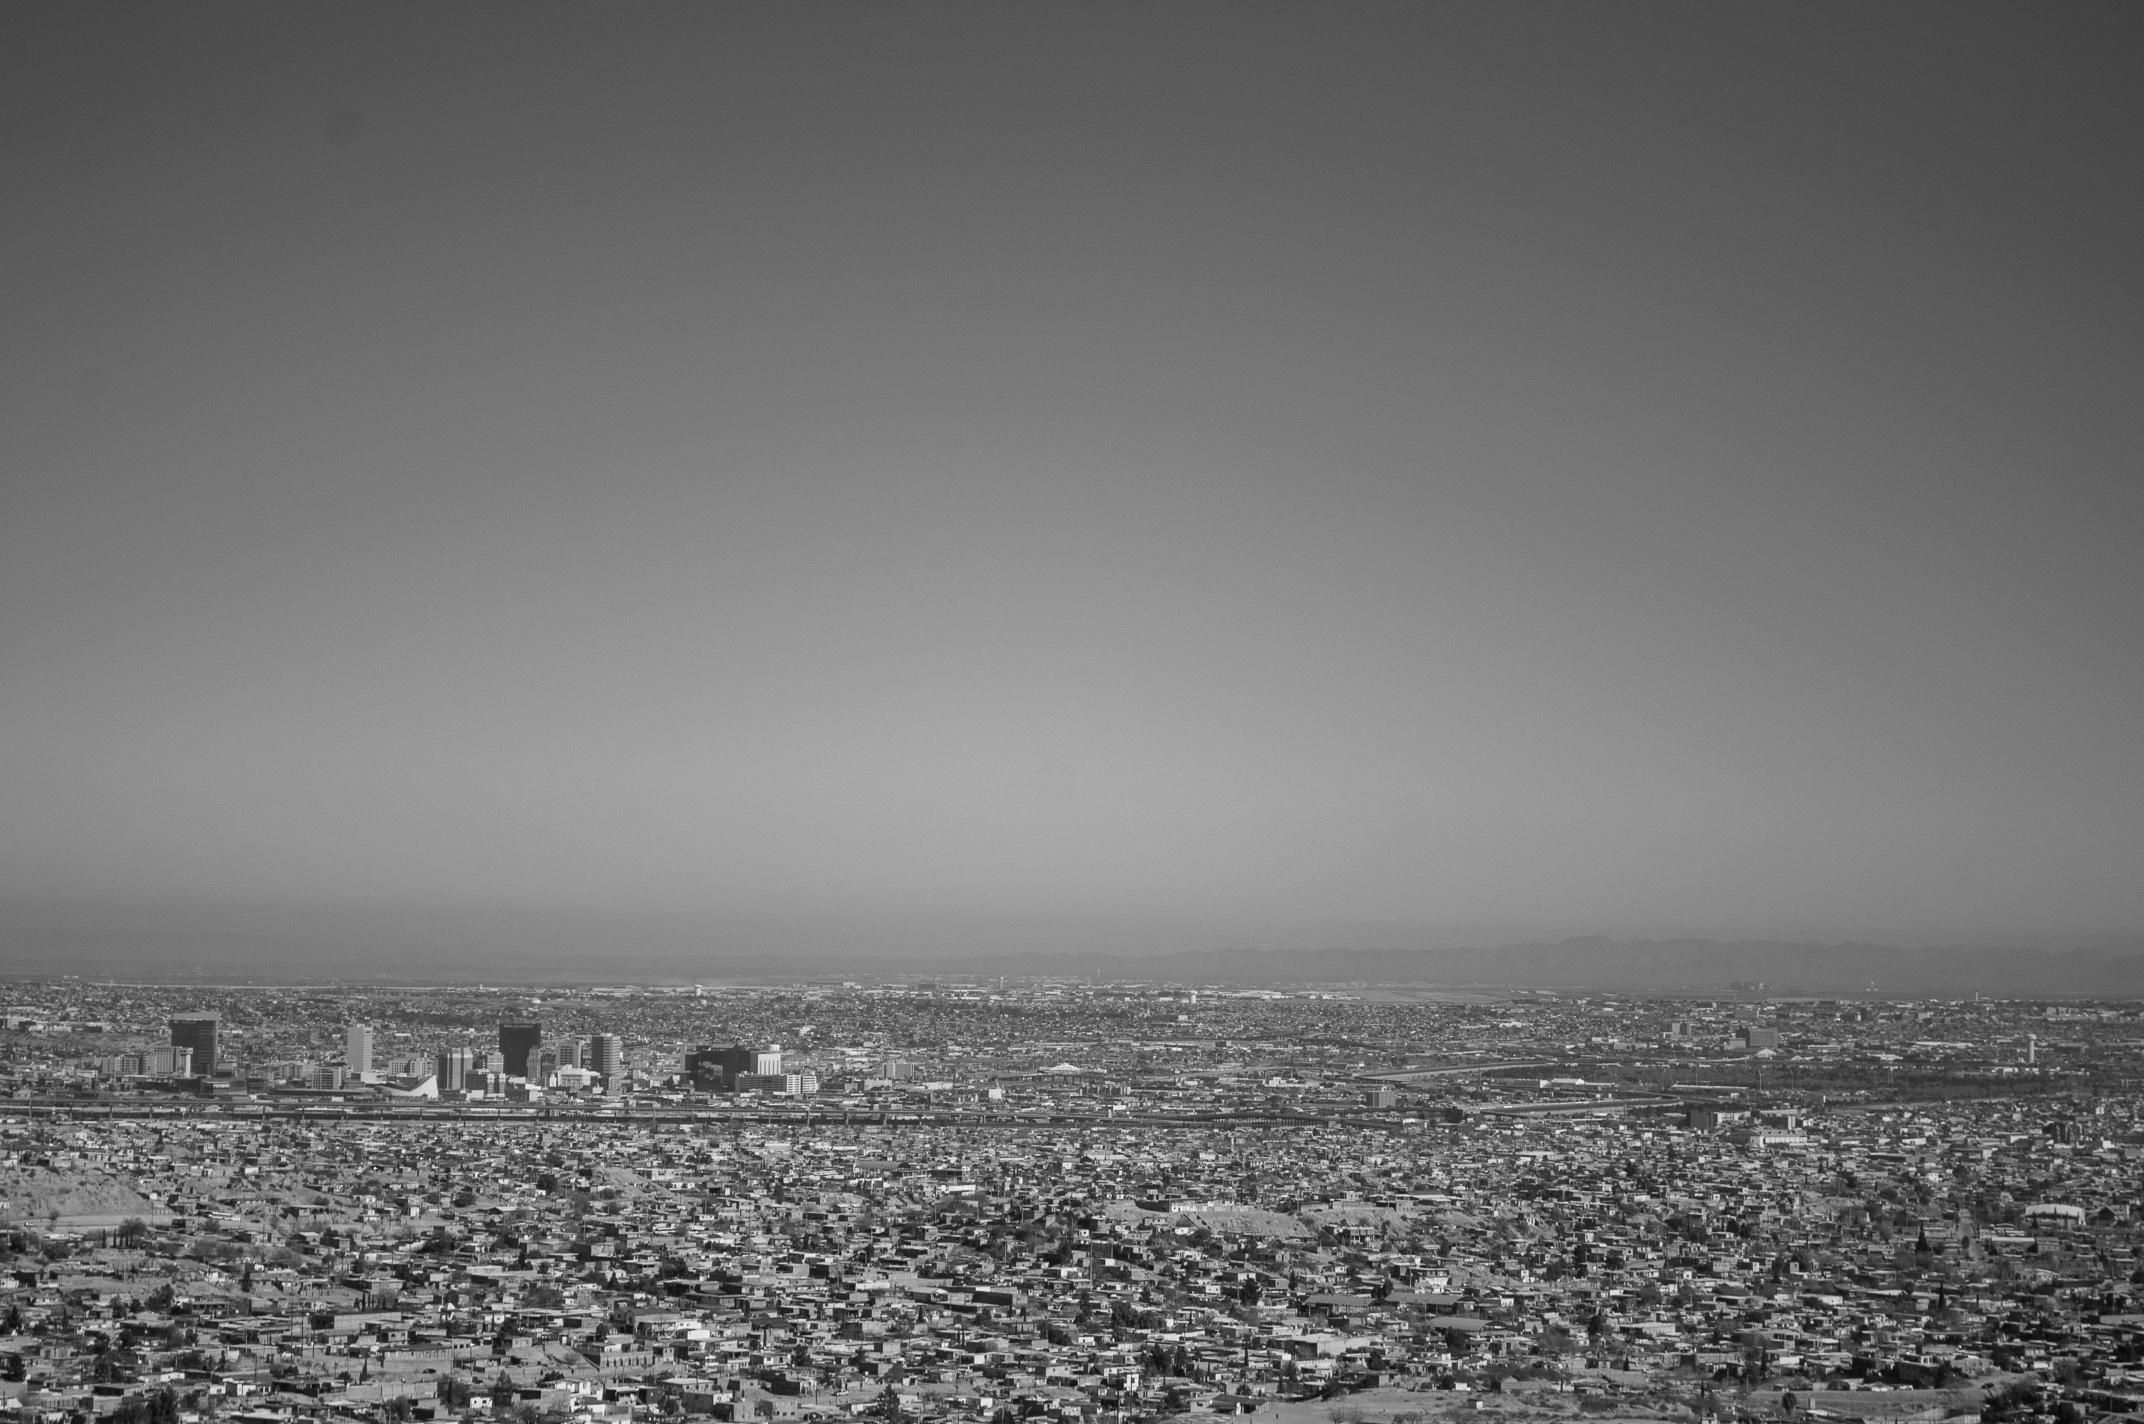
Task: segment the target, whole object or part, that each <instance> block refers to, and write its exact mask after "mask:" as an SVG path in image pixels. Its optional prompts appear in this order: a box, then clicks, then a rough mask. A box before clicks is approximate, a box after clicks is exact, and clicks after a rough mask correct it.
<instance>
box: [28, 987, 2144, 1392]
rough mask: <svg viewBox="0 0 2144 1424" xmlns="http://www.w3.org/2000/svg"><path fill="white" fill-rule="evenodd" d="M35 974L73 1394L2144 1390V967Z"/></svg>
mask: <svg viewBox="0 0 2144 1424" xmlns="http://www.w3.org/2000/svg"><path fill="white" fill-rule="evenodd" d="M16 995H17V998H18V1000H19V1002H18V1003H17V1004H16V1005H15V1006H14V1007H12V1008H10V1009H9V1010H8V1018H7V1033H6V1035H5V1039H4V1052H5V1058H4V1061H0V1070H4V1073H5V1077H4V1079H0V1083H4V1084H5V1087H6V1089H7V1091H8V1092H9V1093H10V1094H11V1098H10V1099H9V1100H7V1102H6V1103H5V1104H0V1192H4V1194H5V1196H4V1204H0V1245H4V1247H5V1248H6V1250H7V1251H8V1252H9V1260H8V1266H9V1269H10V1271H11V1278H10V1282H11V1283H10V1286H9V1288H8V1289H7V1290H6V1292H5V1295H6V1300H5V1302H4V1303H0V1312H4V1317H0V1366H4V1369H0V1374H4V1380H0V1409H5V1410H6V1411H8V1412H9V1413H10V1414H11V1415H12V1416H13V1417H16V1418H19V1419H22V1420H24V1421H29V1420H40V1421H46V1424H63V1421H72V1420H88V1419H92V1418H105V1417H109V1418H112V1419H115V1420H119V1421H121V1424H147V1421H152V1420H154V1421H158V1424H163V1421H167V1420H205V1419H210V1418H220V1419H225V1420H234V1421H249V1422H250V1424H268V1421H272V1420H309V1419H355V1420H377V1421H402V1420H407V1419H411V1418H416V1419H427V1418H429V1419H443V1418H454V1419H464V1418H470V1417H491V1416H496V1415H498V1414H500V1413H502V1412H505V1413H511V1414H513V1415H514V1416H515V1417H516V1418H517V1419H518V1420H524V1421H540V1420H543V1419H554V1420H568V1419H571V1420H590V1421H594V1420H629V1419H653V1420H659V1419H679V1420H692V1419H716V1420H722V1419H735V1420H750V1419H763V1418H772V1419H792V1418H831V1417H837V1416H857V1415H862V1416H870V1417H872V1418H877V1419H885V1420H889V1421H891V1420H919V1421H920V1420H934V1419H957V1420H971V1419H972V1420H996V1421H1000V1422H1001V1424H1004V1421H1012V1420H1017V1419H1025V1418H1047V1419H1061V1420H1066V1421H1074V1420H1094V1419H1102V1418H1107V1419H1109V1420H1111V1421H1116V1420H1121V1419H1158V1418H1162V1417H1165V1416H1173V1415H1180V1414H1183V1415H1195V1416H1204V1415H1211V1414H1236V1413H1251V1414H1254V1415H1263V1416H1266V1417H1269V1418H1276V1419H1296V1418H1301V1419H1309V1418H1316V1419H1320V1420H1323V1419H1327V1418H1330V1419H1332V1420H1335V1421H1346V1420H1353V1419H1359V1418H1370V1419H1375V1420H1386V1419H1403V1416H1409V1415H1412V1416H1415V1417H1417V1418H1422V1417H1427V1416H1429V1415H1439V1414H1445V1413H1450V1412H1454V1411H1467V1412H1475V1411H1479V1410H1489V1411H1495V1412H1504V1413H1510V1412H1513V1411H1520V1412H1529V1413H1537V1414H1542V1415H1544V1416H1546V1415H1556V1414H1566V1415H1575V1414H1597V1415H1602V1416H1614V1417H1640V1418H1665V1419H1676V1420H1689V1419H1693V1418H1695V1419H1703V1418H1706V1417H1713V1416H1717V1417H1720V1418H1723V1419H1726V1418H1735V1417H1761V1418H1765V1419H1774V1418H1779V1417H1781V1416H1782V1415H1786V1416H1793V1415H1800V1414H1806V1415H1808V1416H1811V1417H1818V1418H1821V1417H1826V1416H1829V1417H1835V1418H1877V1419H1892V1418H1928V1419H1935V1418H1941V1417H1943V1416H1944V1415H1945V1414H1947V1413H1969V1414H1982V1415H1985V1416H1986V1417H1988V1418H1990V1419H1996V1418H2009V1417H2013V1416H2014V1417H2016V1418H2018V1419H2021V1420H2022V1419H2027V1418H2036V1417H2041V1416H2045V1417H2047V1418H2050V1419H2062V1420H2064V1421H2069V1420H2075V1419H2086V1418H2098V1417H2101V1416H2106V1415H2112V1414H2122V1413H2127V1412H2129V1411H2130V1410H2131V1409H2132V1407H2133V1404H2132V1401H2133V1400H2134V1399H2135V1398H2136V1397H2137V1396H2138V1395H2139V1394H2140V1393H2144V1364H2140V1363H2139V1359H2140V1356H2144V1308H2140V1307H2139V1306H2138V1304H2137V1302H2136V1300H2135V1299H2134V1296H2135V1295H2136V1294H2138V1293H2139V1292H2140V1291H2144V1284H2140V1283H2144V1260H2140V1257H2139V1250H2140V1246H2144V1191H2140V1188H2139V1183H2138V1170H2139V1163H2140V1161H2144V1122H2140V1121H2139V1120H2138V1110H2139V1098H2138V1095H2137V1093H2136V1091H2135V1089H2136V1084H2135V1081H2134V1078H2133V1076H2132V1075H2133V1074H2134V1072H2135V1066H2136V1064H2135V1061H2134V1051H2135V1047H2136V1044H2137V1043H2138V1041H2139V1037H2140V1035H2139V1033H2138V1020H2137V1015H2136V1012H2135V1009H2134V1007H2133V1006H2126V1005H2115V1006H2109V1005H2086V1004H2024V1003H2007V1002H2006V1003H2000V1004H1996V1003H1976V1002H1969V1001H1960V1002H1918V1003H1911V1004H1901V1003H1884V1002H1876V1001H1869V1002H1856V1001H1785V1000H1774V999H1772V998H1769V997H1767V996H1766V995H1765V994H1764V993H1763V990H1762V987H1761V986H1743V987H1741V988H1739V989H1738V990H1736V991H1735V992H1733V993H1730V994H1727V995H1724V996H1720V997H1716V998H1710V999H1699V998H1688V999H1664V1000H1636V999H1622V1000H1617V999H1613V998H1605V997H1603V996H1590V997H1559V996H1555V995H1546V994H1541V995H1495V994H1488V993H1452V994H1445V995H1427V994H1423V993H1420V992H1418V991H1405V992H1403V991H1396V990H1379V989H1377V988H1376V987H1374V986H1325V987H1306V988H1301V989H1295V990H1287V991H1277V990H1258V991H1241V990H1230V989H1228V988H1227V987H1225V986H1200V987H1190V986H1185V987H1181V988H1178V989H1175V990H1168V991H1155V990H1153V989H1151V988H1145V989H1134V988H1130V987H1125V986H1103V985H1091V984H1077V983H1067V982H1047V981H1037V982H1033V983H1026V984H1010V985H1008V984H1003V983H999V982H996V981H992V982H988V983H965V984H963V983H935V982H934V983H928V984H915V983H904V984H885V985H872V984H857V983H850V984H832V985H818V986H808V985H807V986H772V987H761V988H721V989H691V988H688V989H664V990H644V991H642V990H629V989H613V990H597V989H586V988H581V989H551V990H490V989H485V990H472V989H466V988H464V989H398V990H362V989H357V990H336V991H332V992H331V991H326V990H321V989H278V990H269V989H261V988H248V989H245V990H228V991H200V990H178V989H158V988H144V987H140V986H131V987H130V986H90V985H82V984H70V985H59V986H32V985H18V986H16ZM329 1010H333V1011H334V1012H333V1013H329V1012H328V1011H329ZM211 1030H213V1032H211ZM487 1030H488V1034H487ZM204 1035H207V1036H204ZM532 1035H533V1036H532ZM777 1035H779V1037H777ZM182 1039H187V1040H189V1042H188V1043H184V1044H182V1043H181V1042H180V1040H182ZM502 1040H503V1042H502ZM783 1042H786V1043H788V1044H789V1045H791V1046H790V1047H788V1048H787V1049H784V1048H782V1047H779V1046H777V1045H778V1044H780V1043H783ZM506 1044H511V1046H513V1047H514V1048H515V1049H516V1050H517V1053H516V1056H517V1057H519V1058H520V1060H521V1062H520V1063H519V1065H518V1066H519V1068H520V1069H521V1071H519V1072H515V1071H510V1069H511V1067H512V1066H513V1065H508V1064H506V1063H504V1062H503V1061H502V1060H503V1059H504V1057H505V1051H504V1049H505V1046H506ZM545 1044H548V1045H550V1047H549V1048H548V1049H546V1048H545V1047H544V1046H543V1045H545ZM180 1050H183V1052H184V1055H185V1056H184V1059H181V1058H176V1057H174V1053H175V1052H178V1051H180ZM197 1052H199V1053H201V1055H202V1056H203V1058H204V1061H203V1062H202V1063H201V1064H200V1065H199V1067H196V1066H195V1065H194V1064H193V1063H192V1062H191V1061H188V1060H190V1059H191V1058H192V1057H193V1056H194V1055H195V1054H196V1053H197ZM159 1053H161V1054H162V1055H163V1057H162V1059H161V1060H159V1059H158V1058H157V1055H158V1054H159ZM451 1055H460V1056H459V1057H455V1058H454V1059H453V1062H452V1064H451V1065H449V1066H450V1068H455V1069H459V1070H460V1071H459V1073H458V1074H456V1073H453V1072H450V1073H449V1074H448V1075H447V1076H449V1077H452V1078H454V1080H455V1081H454V1082H453V1085H452V1086H443V1085H442V1073H441V1065H442V1064H444V1063H446V1061H447V1060H448V1059H449V1057H450V1056H451ZM360 1058H361V1059H362V1060H363V1061H356V1060H358V1059H360ZM182 1061H183V1062H184V1066H185V1068H186V1070H187V1071H186V1072H184V1073H174V1072H173V1071H172V1069H173V1068H174V1067H176V1066H179V1065H180V1063H181V1062H182ZM587 1062H593V1063H595V1064H597V1065H599V1066H594V1067H591V1066H584V1064H585V1063H587ZM271 1065H272V1066H271ZM158 1067H161V1068H162V1070H163V1071H162V1073H161V1074H159V1073H158V1072H156V1071H152V1070H154V1069H156V1068H158ZM330 1069H332V1070H333V1071H328V1070H330ZM1306 1410H1310V1411H1314V1413H1304V1411H1306ZM1290 1411H1294V1412H1293V1413H1290ZM1403 1424H1404V1421H1403Z"/></svg>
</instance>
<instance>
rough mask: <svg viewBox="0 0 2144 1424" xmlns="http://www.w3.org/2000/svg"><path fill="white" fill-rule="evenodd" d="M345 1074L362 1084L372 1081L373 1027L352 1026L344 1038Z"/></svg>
mask: <svg viewBox="0 0 2144 1424" xmlns="http://www.w3.org/2000/svg"><path fill="white" fill-rule="evenodd" d="M342 1067H343V1072H344V1073H345V1074H346V1075H347V1076H349V1077H350V1078H353V1079H355V1080H356V1081H357V1082H360V1083H369V1082H371V1081H372V1025H371V1024H351V1025H350V1027H349V1028H348V1029H346V1030H344V1032H343V1036H342Z"/></svg>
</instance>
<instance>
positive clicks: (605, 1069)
mask: <svg viewBox="0 0 2144 1424" xmlns="http://www.w3.org/2000/svg"><path fill="white" fill-rule="evenodd" d="M588 1066H589V1068H591V1069H592V1070H594V1071H595V1072H597V1073H600V1074H602V1076H603V1081H604V1082H605V1083H610V1082H612V1081H614V1080H615V1079H617V1078H618V1077H620V1076H621V1075H622V1074H623V1073H624V1072H625V1040H624V1039H623V1038H620V1037H619V1036H618V1035H617V1034H615V1033H598V1034H592V1035H590V1037H589V1039H588Z"/></svg>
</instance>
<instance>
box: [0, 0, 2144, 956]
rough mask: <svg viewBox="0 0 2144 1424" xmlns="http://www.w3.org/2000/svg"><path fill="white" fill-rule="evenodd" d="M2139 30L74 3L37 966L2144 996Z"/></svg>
mask: <svg viewBox="0 0 2144 1424" xmlns="http://www.w3.org/2000/svg"><path fill="white" fill-rule="evenodd" d="M2140 42H2144V10H2140V9H2139V7H2137V6H2135V5H2133V4H2120V5H2092V4H2064V5H2059V6H2042V5H2027V4H2016V5H2010V6H2001V7H1988V6H1969V5H1960V4H1954V3H1942V4H1930V5H1897V4H1886V5H1835V6H1809V5H1769V6H1767V5H1757V4H1738V5H1732V6H1713V5H1692V6H1668V5H1636V4H1616V3H1602V4H1584V5H1563V6H1559V5H1544V4H1530V5H1529V4H1521V5H1512V4H1506V3H1496V4H1486V5H1433V4H1420V3H1408V4H1402V5H1393V6H1382V5H1371V4H1355V3H1344V4H1323V3H1318V4H1309V3H1306V4H1301V5H1292V6H1278V5H1255V4H1235V3H1231V4H1226V5H1197V4H1187V3H1171V4H1168V5H1086V4H1047V5H1045V4H1024V3H1023V4H975V5H964V6H943V5H891V6H881V5H863V4H856V5H839V6H829V5H809V4H804V5H758V6H741V5H732V6H717V5H678V6H655V5H636V6H592V5H575V6H532V5H525V4H514V5H509V6H483V5H452V6H435V5H431V4H422V5H390V4H364V5H354V4H352V5H327V4H320V5H260V6H231V5H187V6H160V5H146V4H144V5H103V4H98V5H89V4H66V5H51V6H40V5H29V4H18V5H11V6H9V7H7V8H6V10H5V12H4V14H0V301H4V307H0V481H4V488H0V897H6V898H7V899H9V900H11V901H14V902H16V903H17V904H18V905H21V904H28V903H32V902H45V903H59V902H67V901H76V902H99V903H101V902H115V903H116V902H132V903H134V904H137V905H141V904H161V903H167V902H169V903H186V904H190V905H192V906H194V907H196V909H197V910H198V909H200V907H204V906H207V907H214V906H245V905H248V904H252V905H273V906H280V907H282V909H281V911H279V913H294V914H296V915H298V916H299V917H300V918H302V916H303V915H304V914H305V913H308V912H309V911H308V908H307V907H311V906H316V905H317V906H320V907H323V912H325V910H326V909H327V908H328V907H332V908H334V910H335V912H336V913H338V914H347V913H356V912H359V911H365V912H370V911H378V912H380V913H382V914H387V913H389V912H393V913H395V914H416V913H428V912H429V911H428V910H427V908H426V907H434V908H440V909H441V910H442V911H444V910H446V909H453V910H455V912H456V913H458V914H460V915H462V916H464V920H463V921H462V922H463V923H466V922H468V920H469V919H470V918H471V917H473V918H474V919H475V920H478V921H481V920H482V919H483V917H484V916H486V915H488V914H490V913H492V911H493V910H494V909H501V910H503V909H507V908H511V909H513V910H515V911H517V912H518V913H520V914H523V915H535V916H539V917H540V916H541V915H542V914H544V913H547V912H550V911H552V910H558V911H562V912H571V913H572V914H573V915H595V916H598V917H600V916H601V915H604V914H608V913H613V912H618V913H623V912H627V911H631V912H633V913H644V914H650V915H658V916H668V917H673V918H674V919H675V921H676V922H677V923H680V924H686V925H701V926H705V933H706V935H707V937H708V943H709V944H710V945H711V946H713V947H716V948H725V947H730V948H741V947H750V945H749V944H748V943H747V942H748V941H750V940H751V939H752V936H753V935H755V934H758V933H760V932H761V931H762V930H766V929H767V927H769V926H782V925H788V926H791V927H792V930H791V931H790V933H791V934H792V937H795V932H794V927H795V926H798V925H818V924H824V925H840V926H845V927H846V928H843V929H841V930H839V931H838V933H839V934H840V935H846V936H848V938H849V941H850V942H851V943H853V944H868V943H870V942H872V939H873V935H874V931H873V930H872V929H871V928H870V927H871V926H872V925H874V924H879V923H884V924H896V923H903V922H906V923H921V922H930V923H935V924H968V925H970V926H971V927H972V940H973V942H974V943H975V944H976V945H977V947H985V946H987V947H992V948H1003V947H1018V945H1019V943H1020V941H1021V939H1022V936H1023V935H1027V934H1030V933H1032V934H1034V935H1035V936H1037V942H1038V943H1040V942H1043V940H1045V939H1048V940H1050V942H1053V943H1056V942H1062V941H1063V940H1064V939H1065V938H1066V937H1067V932H1066V930H1065V926H1067V925H1071V926H1082V925H1084V926H1092V927H1093V930H1092V933H1093V935H1094V936H1096V937H1097V938H1098V939H1099V940H1101V941H1110V942H1116V941H1114V940H1112V937H1116V940H1120V941H1121V942H1123V943H1126V944H1131V943H1147V944H1159V943H1164V942H1166V943H1169V944H1173V945H1175V946H1177V947H1183V948H1201V947H1205V946H1206V945H1208V944H1210V943H1216V942H1220V941H1221V940H1222V939H1223V938H1226V939H1228V940H1230V941H1232V942H1237V943H1243V942H1261V943H1264V944H1266V945H1268V946H1275V945H1281V944H1286V943H1291V942H1294V939H1295V938H1302V939H1305V940H1306V942H1307V941H1309V940H1314V939H1315V938H1316V937H1317V936H1321V935H1323V936H1339V935H1342V934H1350V933H1352V934H1355V935H1357V936H1361V937H1367V936H1372V935H1375V936H1378V937H1381V938H1382V939H1383V941H1384V942H1387V943H1400V942H1403V941H1404V940H1405V939H1406V938H1407V937H1408V936H1410V935H1415V936H1419V937H1421V938H1422V939H1423V940H1424V941H1425V942H1427V941H1428V940H1430V939H1434V938H1437V937H1440V936H1442V937H1450V936H1452V935H1466V936H1476V937H1479V936H1487V935H1495V934H1499V933H1507V932H1508V933H1510V934H1512V935H1514V936H1522V935H1530V934H1544V933H1548V934H1554V933H1570V934H1579V933H1588V932H1604V933H1610V934H1617V933H1652V932H1666V931H1689V932H1697V933H1710V934H1721V935H1747V934H1788V935H1809V936H1819V937H1833V936H1868V937H1876V938H1889V939H1901V938H1905V939H1927V938H1931V937H1933V938H1944V937H1949V938H1957V939H1965V940H1973V941H1980V942H1985V941H1988V940H1991V939H2001V938H2002V937H2004V936H2006V935H2013V934H2037V935H2058V936H2059V935H2066V934H2080V935H2081V934H2124V933H2130V932H2136V931H2139V930H2144V735H2140V727H2144V699H2140V693H2144V659H2140V652H2144V631H2140V629H2144V618H2140V612H2144V573H2140V569H2144V548H2140V536H2144V265H2140V262H2139V254H2140V253H2144V184H2140V183H2139V182H2138V181H2137V153H2138V143H2139V140H2140V138H2144V62H2140V60H2139V55H2140V54H2144V43H2140ZM211 918H212V916H211ZM502 922H503V921H502ZM441 923H446V921H445V920H442V921H441ZM753 927H757V928H756V929H755V928H753ZM1045 931H1046V932H1045ZM689 933H691V934H698V933H701V931H700V930H699V929H694V930H691V931H690V932H689ZM1081 933H1084V931H1082V932H1081ZM1052 936H1054V937H1055V938H1051V937H1052ZM776 937H777V938H780V935H779V934H777V935H776ZM952 937H953V939H954V940H956V941H957V940H958V939H959V934H958V933H957V932H955V933H953V936H952ZM1070 937H1071V938H1077V937H1078V934H1077V933H1073V934H1072V935H1071V936H1070ZM803 938H805V939H808V938H809V936H808V935H806V936H803ZM1096 947H1102V948H1106V947H1109V944H1108V943H1097V946H1096Z"/></svg>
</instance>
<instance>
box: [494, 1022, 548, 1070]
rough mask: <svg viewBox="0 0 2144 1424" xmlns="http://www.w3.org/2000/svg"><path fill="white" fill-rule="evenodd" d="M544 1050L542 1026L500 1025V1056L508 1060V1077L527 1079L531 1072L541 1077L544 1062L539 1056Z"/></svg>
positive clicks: (527, 1024) (529, 1024)
mask: <svg viewBox="0 0 2144 1424" xmlns="http://www.w3.org/2000/svg"><path fill="white" fill-rule="evenodd" d="M542 1049H543V1025H542V1024H540V1023H533V1022H521V1023H502V1024H500V1025H499V1056H500V1057H502V1058H504V1059H505V1060H506V1075H507V1076H508V1077H510V1078H526V1077H528V1076H529V1074H530V1073H531V1071H534V1072H535V1073H537V1074H539V1075H540V1074H541V1073H542V1071H543V1069H542V1066H541V1065H542V1060H541V1059H540V1058H539V1057H537V1055H538V1054H539V1053H540V1052H541V1051H542Z"/></svg>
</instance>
